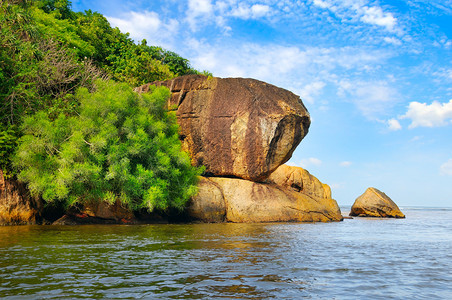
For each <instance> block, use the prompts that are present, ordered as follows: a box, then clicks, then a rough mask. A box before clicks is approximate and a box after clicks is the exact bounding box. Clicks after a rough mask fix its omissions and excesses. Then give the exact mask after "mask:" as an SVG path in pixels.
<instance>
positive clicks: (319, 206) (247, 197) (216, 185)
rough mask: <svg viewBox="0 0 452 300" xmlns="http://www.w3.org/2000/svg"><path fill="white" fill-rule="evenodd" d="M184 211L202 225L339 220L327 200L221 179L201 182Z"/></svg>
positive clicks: (336, 210)
mask: <svg viewBox="0 0 452 300" xmlns="http://www.w3.org/2000/svg"><path fill="white" fill-rule="evenodd" d="M212 195H214V197H212ZM206 203H208V204H207V205H206ZM205 207H208V209H207V210H206V209H205ZM188 211H189V214H190V216H192V217H193V218H195V219H198V220H201V221H204V222H223V221H226V222H240V223H254V222H293V221H296V222H328V221H341V220H342V215H341V212H340V209H339V207H338V205H337V203H336V201H335V200H333V199H331V198H319V197H311V196H308V195H306V194H303V193H300V192H296V191H293V190H289V189H286V188H285V187H282V186H278V185H276V184H274V183H256V182H252V181H248V180H243V179H236V178H223V177H210V178H204V179H202V180H201V188H200V190H199V193H198V195H197V196H195V197H193V199H192V201H191V204H190V207H189V209H188Z"/></svg>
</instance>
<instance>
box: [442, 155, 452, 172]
mask: <svg viewBox="0 0 452 300" xmlns="http://www.w3.org/2000/svg"><path fill="white" fill-rule="evenodd" d="M440 173H441V175H451V176H452V158H451V159H449V160H448V161H446V162H445V163H444V164H442V165H441V167H440Z"/></svg>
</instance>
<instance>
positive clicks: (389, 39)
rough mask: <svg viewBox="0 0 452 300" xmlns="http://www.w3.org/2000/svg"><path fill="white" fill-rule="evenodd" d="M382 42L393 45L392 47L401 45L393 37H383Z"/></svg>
mask: <svg viewBox="0 0 452 300" xmlns="http://www.w3.org/2000/svg"><path fill="white" fill-rule="evenodd" d="M383 40H384V41H385V42H386V43H388V44H393V45H396V46H400V45H402V42H401V41H400V40H399V39H398V38H395V37H388V36H385V37H384V38H383Z"/></svg>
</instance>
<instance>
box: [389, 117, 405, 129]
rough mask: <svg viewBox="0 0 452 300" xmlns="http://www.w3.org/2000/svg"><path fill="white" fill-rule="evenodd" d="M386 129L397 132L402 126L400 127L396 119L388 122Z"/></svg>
mask: <svg viewBox="0 0 452 300" xmlns="http://www.w3.org/2000/svg"><path fill="white" fill-rule="evenodd" d="M388 127H389V130H391V131H397V130H400V129H402V125H400V123H399V121H397V120H396V119H390V120H388Z"/></svg>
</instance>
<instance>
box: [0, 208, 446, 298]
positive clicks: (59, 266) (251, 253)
mask: <svg viewBox="0 0 452 300" xmlns="http://www.w3.org/2000/svg"><path fill="white" fill-rule="evenodd" d="M402 211H403V212H404V213H405V214H406V216H407V218H406V219H369V218H355V219H353V220H344V222H338V223H314V224H306V223H301V224H300V223H283V224H281V223H276V224H184V225H142V226H126V225H95V226H94V225H93V226H91V225H86V226H13V227H0V297H1V298H6V299H15V298H17V299H23V298H37V299H53V298H55V299H61V298H154V299H155V298H161V299H172V298H176V299H181V298H182V299H211V298H227V299H231V298H240V299H247V298H253V299H263V298H265V299H268V298H275V299H296V298H312V299H318V298H322V299H350V298H352V299H365V298H372V299H391V298H393V299H406V298H411V299H426V298H430V299H431V298H435V299H452V271H451V270H452V210H451V209H403V208H402Z"/></svg>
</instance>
